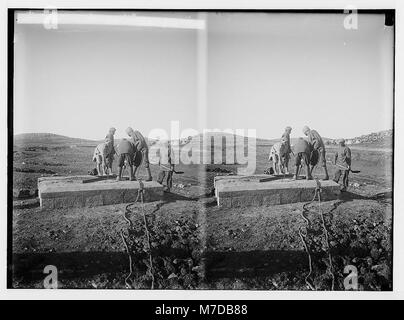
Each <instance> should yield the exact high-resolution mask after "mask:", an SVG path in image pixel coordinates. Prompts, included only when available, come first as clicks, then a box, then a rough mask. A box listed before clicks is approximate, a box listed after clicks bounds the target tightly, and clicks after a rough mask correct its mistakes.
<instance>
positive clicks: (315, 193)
mask: <svg viewBox="0 0 404 320" xmlns="http://www.w3.org/2000/svg"><path fill="white" fill-rule="evenodd" d="M317 192H318V189H317V188H316V191H315V192H314V197H313V199H312V200H311V201H309V202H307V203H305V204H304V205H303V210H302V212H301V216H302V218H303V219H304V221H305V222H306V224H307V227H309V226H310V220H309V219H308V218H307V217H306V216H305V213H306V212H308V209H307V206H308V205H309V204H311V203H312V202H314V200H315V199H316V197H317ZM301 229H302V228H299V236H300V239H301V240H302V243H303V246H304V249H305V251H306V254H307V258H308V264H309V273H308V274H307V275H306V277H305V278H304V281H305V282H306V284H307V286H308V287H309V288H310V289H311V290H313V291H315V290H316V289H315V288H314V286H313V285H312V284H311V283H310V281H309V278H310V276H311V274H312V273H313V266H312V260H311V254H310V250H309V247H308V246H307V243H306V240H305V238H306V237H307V233H306V235H305V236H303V233H302V230H301Z"/></svg>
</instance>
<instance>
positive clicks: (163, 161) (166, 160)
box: [157, 140, 175, 192]
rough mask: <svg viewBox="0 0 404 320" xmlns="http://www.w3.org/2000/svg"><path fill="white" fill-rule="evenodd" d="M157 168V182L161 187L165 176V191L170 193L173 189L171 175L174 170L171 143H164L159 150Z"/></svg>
mask: <svg viewBox="0 0 404 320" xmlns="http://www.w3.org/2000/svg"><path fill="white" fill-rule="evenodd" d="M159 166H160V172H159V174H158V177H157V182H158V183H160V184H161V185H163V181H164V178H165V176H166V174H167V184H166V186H165V191H166V192H170V191H171V188H172V187H173V173H174V170H175V166H174V152H173V150H172V148H171V141H170V140H168V141H164V142H163V143H162V147H161V148H160V154H159Z"/></svg>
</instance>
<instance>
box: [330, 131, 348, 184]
mask: <svg viewBox="0 0 404 320" xmlns="http://www.w3.org/2000/svg"><path fill="white" fill-rule="evenodd" d="M338 143H339V147H338V150H337V152H336V153H335V156H334V164H335V165H336V166H337V171H335V175H334V181H335V182H336V183H338V182H339V178H340V177H341V174H342V188H341V191H346V189H347V188H348V175H349V171H350V170H351V159H352V158H351V149H349V147H347V146H346V145H345V139H341V140H340V141H339V142H338Z"/></svg>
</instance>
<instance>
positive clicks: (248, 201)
mask: <svg viewBox="0 0 404 320" xmlns="http://www.w3.org/2000/svg"><path fill="white" fill-rule="evenodd" d="M320 184H321V199H322V200H324V201H327V200H335V199H337V198H338V195H339V194H340V186H339V185H338V183H336V182H334V181H332V180H328V181H320ZM316 187H317V183H316V181H315V180H305V179H300V180H293V179H292V178H283V177H281V176H275V177H274V179H273V180H270V181H265V182H259V179H257V178H255V177H254V176H251V177H250V178H244V179H243V178H241V177H237V178H235V177H234V176H233V177H232V176H228V177H227V178H223V177H220V178H219V179H215V193H216V198H217V203H218V206H220V207H224V208H231V207H249V206H267V205H279V204H288V203H295V202H307V201H311V200H312V199H313V196H314V192H315V189H316Z"/></svg>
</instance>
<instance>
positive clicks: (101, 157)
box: [93, 127, 175, 192]
mask: <svg viewBox="0 0 404 320" xmlns="http://www.w3.org/2000/svg"><path fill="white" fill-rule="evenodd" d="M115 132H116V129H115V128H110V129H109V131H108V134H107V135H106V137H105V140H104V142H103V143H100V144H99V145H98V146H97V147H96V148H95V151H94V155H93V161H95V162H96V163H97V174H98V175H110V174H111V175H112V163H113V161H114V157H115V154H117V155H118V175H117V178H116V180H117V181H121V180H122V172H123V171H124V168H126V167H127V168H128V171H129V180H130V181H135V180H137V178H136V173H137V170H138V168H139V167H140V165H141V164H142V163H143V165H144V167H145V169H146V172H147V177H146V179H145V181H152V175H151V170H150V161H149V146H148V143H147V141H146V139H145V138H144V136H143V135H142V134H141V133H140V132H139V131H137V130H133V129H132V128H131V127H128V128H127V129H126V130H125V132H126V134H127V135H128V138H127V139H125V138H124V139H122V140H121V141H120V142H119V143H118V144H117V145H116V146H115V142H114V135H115ZM161 149H163V151H162V152H160V154H159V166H160V171H159V173H158V177H157V182H158V183H160V184H163V181H164V180H165V179H166V185H165V191H168V192H169V191H170V189H171V188H172V177H173V173H174V172H175V168H174V153H173V151H172V148H171V143H170V141H166V142H165V143H163V144H161ZM164 152H165V154H161V153H164Z"/></svg>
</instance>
